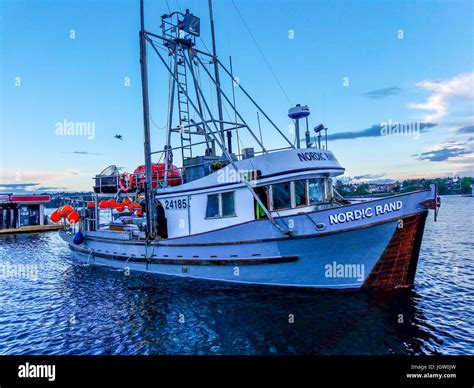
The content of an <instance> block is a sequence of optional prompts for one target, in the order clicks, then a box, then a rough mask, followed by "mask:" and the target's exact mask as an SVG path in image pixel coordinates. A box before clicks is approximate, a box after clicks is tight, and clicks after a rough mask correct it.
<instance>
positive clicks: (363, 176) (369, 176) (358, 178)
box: [353, 173, 386, 180]
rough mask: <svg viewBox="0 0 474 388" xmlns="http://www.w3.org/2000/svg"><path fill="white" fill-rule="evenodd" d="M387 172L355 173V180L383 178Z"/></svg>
mask: <svg viewBox="0 0 474 388" xmlns="http://www.w3.org/2000/svg"><path fill="white" fill-rule="evenodd" d="M385 175H386V174H385V173H384V174H365V175H355V176H354V177H353V179H354V180H361V179H379V178H383V177H384V176H385Z"/></svg>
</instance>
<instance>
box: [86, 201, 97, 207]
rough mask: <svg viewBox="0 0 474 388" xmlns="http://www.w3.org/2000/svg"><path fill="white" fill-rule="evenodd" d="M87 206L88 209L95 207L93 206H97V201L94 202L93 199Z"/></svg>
mask: <svg viewBox="0 0 474 388" xmlns="http://www.w3.org/2000/svg"><path fill="white" fill-rule="evenodd" d="M87 208H88V209H93V208H95V202H92V201H90V202H87Z"/></svg>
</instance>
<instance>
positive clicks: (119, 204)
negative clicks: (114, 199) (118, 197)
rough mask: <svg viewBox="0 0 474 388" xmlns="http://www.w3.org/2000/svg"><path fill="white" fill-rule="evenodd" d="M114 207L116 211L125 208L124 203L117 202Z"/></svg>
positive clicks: (121, 210)
mask: <svg viewBox="0 0 474 388" xmlns="http://www.w3.org/2000/svg"><path fill="white" fill-rule="evenodd" d="M115 209H116V210H117V211H118V212H123V211H124V210H125V205H124V204H123V203H118V204H116V205H115Z"/></svg>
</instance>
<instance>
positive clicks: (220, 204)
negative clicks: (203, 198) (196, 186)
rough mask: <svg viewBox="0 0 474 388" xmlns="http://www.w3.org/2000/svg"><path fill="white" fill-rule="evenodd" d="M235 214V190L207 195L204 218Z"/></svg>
mask: <svg viewBox="0 0 474 388" xmlns="http://www.w3.org/2000/svg"><path fill="white" fill-rule="evenodd" d="M233 216H235V192H234V191H230V192H227V193H219V194H209V195H208V196H207V207H206V218H222V217H233Z"/></svg>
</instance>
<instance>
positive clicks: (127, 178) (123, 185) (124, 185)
mask: <svg viewBox="0 0 474 388" xmlns="http://www.w3.org/2000/svg"><path fill="white" fill-rule="evenodd" d="M119 186H120V190H121V191H122V193H128V192H129V191H130V190H132V189H133V187H134V186H135V184H134V181H133V175H130V174H129V173H128V172H124V173H122V174H121V175H120V179H119Z"/></svg>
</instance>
